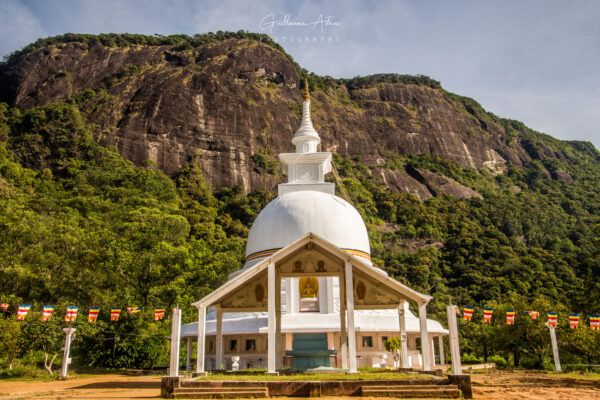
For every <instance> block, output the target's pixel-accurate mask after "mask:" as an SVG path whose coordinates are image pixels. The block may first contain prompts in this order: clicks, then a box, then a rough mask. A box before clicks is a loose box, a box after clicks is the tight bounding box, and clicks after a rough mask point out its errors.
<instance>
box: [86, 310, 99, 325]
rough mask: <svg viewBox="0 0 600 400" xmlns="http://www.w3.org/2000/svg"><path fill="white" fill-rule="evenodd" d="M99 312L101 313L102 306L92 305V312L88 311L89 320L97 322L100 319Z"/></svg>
mask: <svg viewBox="0 0 600 400" xmlns="http://www.w3.org/2000/svg"><path fill="white" fill-rule="evenodd" d="M98 314H100V307H90V312H89V313H88V322H91V323H94V322H96V320H97V319H98Z"/></svg>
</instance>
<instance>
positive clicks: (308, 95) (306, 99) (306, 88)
mask: <svg viewBox="0 0 600 400" xmlns="http://www.w3.org/2000/svg"><path fill="white" fill-rule="evenodd" d="M304 101H310V94H309V93H308V79H305V80H304Z"/></svg>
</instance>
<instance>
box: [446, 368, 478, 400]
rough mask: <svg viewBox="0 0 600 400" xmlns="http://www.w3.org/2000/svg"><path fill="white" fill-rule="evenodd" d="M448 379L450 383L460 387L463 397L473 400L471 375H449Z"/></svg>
mask: <svg viewBox="0 0 600 400" xmlns="http://www.w3.org/2000/svg"><path fill="white" fill-rule="evenodd" d="M448 379H449V380H450V383H451V384H453V385H456V386H458V388H459V389H460V391H461V392H462V395H463V397H464V398H465V399H472V398H473V391H472V390H471V375H469V374H460V375H452V374H448Z"/></svg>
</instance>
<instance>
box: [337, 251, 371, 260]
mask: <svg viewBox="0 0 600 400" xmlns="http://www.w3.org/2000/svg"><path fill="white" fill-rule="evenodd" d="M342 250H344V251H345V252H346V253H349V254H352V255H353V256H354V257H362V258H364V259H365V260H369V261H371V255H370V254H369V253H367V252H366V251H360V250H355V249H342Z"/></svg>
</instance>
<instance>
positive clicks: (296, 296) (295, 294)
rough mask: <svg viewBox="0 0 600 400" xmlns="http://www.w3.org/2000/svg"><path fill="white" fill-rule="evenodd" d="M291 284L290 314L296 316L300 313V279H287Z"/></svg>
mask: <svg viewBox="0 0 600 400" xmlns="http://www.w3.org/2000/svg"><path fill="white" fill-rule="evenodd" d="M289 279H290V280H291V281H292V283H291V286H292V300H291V301H292V307H291V309H292V314H298V313H299V312H300V287H299V286H300V279H299V278H289Z"/></svg>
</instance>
